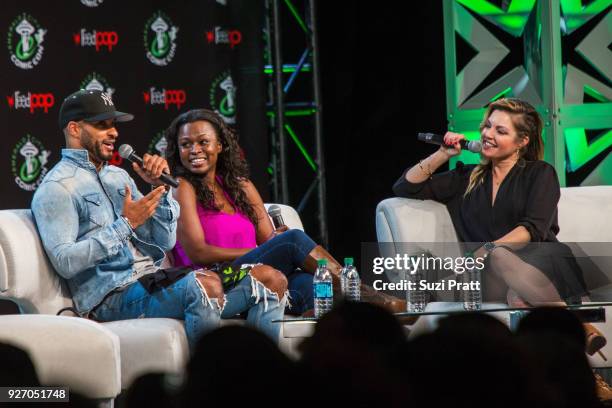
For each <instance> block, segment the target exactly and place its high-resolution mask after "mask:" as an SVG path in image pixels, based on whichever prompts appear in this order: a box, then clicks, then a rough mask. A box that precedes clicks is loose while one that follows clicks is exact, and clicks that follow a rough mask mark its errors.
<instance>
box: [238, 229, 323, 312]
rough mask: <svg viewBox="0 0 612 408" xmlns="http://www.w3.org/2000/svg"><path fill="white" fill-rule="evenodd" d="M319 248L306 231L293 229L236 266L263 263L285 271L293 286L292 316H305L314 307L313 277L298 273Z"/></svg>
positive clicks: (243, 256) (251, 253)
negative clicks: (310, 254) (298, 269)
mask: <svg viewBox="0 0 612 408" xmlns="http://www.w3.org/2000/svg"><path fill="white" fill-rule="evenodd" d="M315 246H317V244H316V243H315V242H314V241H313V240H312V239H311V238H310V237H309V236H308V235H306V233H305V232H304V231H301V230H298V229H291V230H289V231H286V232H283V233H282V234H279V235H277V236H276V237H274V238H272V239H270V240H269V241H266V242H264V243H263V244H261V245H260V246H258V247H257V248H255V249H253V250H251V251H249V252H248V253H246V254H244V255H242V256H241V257H240V258H238V259H236V260H235V261H234V262H233V264H234V265H238V266H239V265H240V264H245V263H262V264H265V265H269V266H271V267H273V268H275V269H278V270H279V271H281V272H282V273H283V274H285V276H286V277H287V280H288V282H289V295H290V297H291V308H290V309H289V310H288V312H289V313H296V314H301V313H303V312H305V311H306V310H308V309H312V308H313V307H314V300H313V293H312V278H313V275H312V274H309V273H305V272H301V271H296V268H300V267H302V266H303V265H304V260H305V259H306V257H307V256H308V254H309V253H310V252H311V251H312V250H313V249H314V248H315Z"/></svg>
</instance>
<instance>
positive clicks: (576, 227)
mask: <svg viewBox="0 0 612 408" xmlns="http://www.w3.org/2000/svg"><path fill="white" fill-rule="evenodd" d="M558 210H559V226H560V232H559V234H558V235H557V237H558V238H559V240H560V241H562V242H567V243H576V244H573V245H571V247H572V250H574V252H575V253H576V252H581V254H580V255H582V256H585V255H586V256H589V257H590V259H591V260H592V261H593V262H594V263H595V264H597V266H598V267H599V269H600V270H601V271H603V272H604V273H605V274H606V275H607V279H608V280H609V281H612V262H611V260H612V258H611V256H612V251H610V249H611V248H612V186H593V187H568V188H562V189H561V199H560V201H559V205H558ZM376 233H377V238H378V242H379V244H380V243H392V244H382V245H380V250H381V256H385V257H387V256H394V255H395V254H396V253H402V254H403V253H408V254H409V255H419V254H421V253H423V251H429V252H430V253H432V254H433V255H436V254H438V253H439V252H438V251H439V250H440V248H442V247H443V248H444V254H445V256H460V255H461V253H460V250H459V247H458V245H456V243H457V234H456V232H455V229H454V227H453V224H452V222H451V219H450V216H449V214H448V211H447V210H446V207H445V206H444V205H443V204H440V203H437V202H434V201H430V200H413V199H406V198H389V199H386V200H383V201H381V202H380V203H379V204H378V206H377V208H376ZM387 277H388V278H389V280H391V281H398V280H399V279H403V276H399V274H398V273H397V271H393V270H390V271H387ZM591 278H593V277H591V276H587V277H586V279H587V283H589V279H591ZM591 300H593V301H599V302H603V301H607V302H610V301H612V285H605V286H600V287H597V288H596V289H594V290H592V291H591ZM448 308H451V309H453V308H455V309H456V308H457V305H455V306H454V307H453V306H452V305H451V304H449V303H442V302H433V303H432V304H430V305H428V307H427V310H428V311H433V310H438V311H439V310H443V309H448ZM606 309H610V310H611V311H612V308H606ZM419 320H425V321H427V320H428V319H419ZM434 320H435V319H434ZM417 323H419V321H417ZM421 323H423V322H421ZM596 326H597V327H598V328H599V329H600V330H602V332H604V335H605V336H606V338H607V339H608V345H607V346H606V347H605V348H604V349H603V351H604V353H605V354H606V355H607V356H608V357H610V356H612V324H604V323H599V324H596ZM608 360H609V362H607V363H606V362H604V361H603V360H602V359H601V358H599V357H595V358H592V359H591V363H592V364H593V365H594V366H600V367H603V366H606V367H607V366H612V358H609V359H608Z"/></svg>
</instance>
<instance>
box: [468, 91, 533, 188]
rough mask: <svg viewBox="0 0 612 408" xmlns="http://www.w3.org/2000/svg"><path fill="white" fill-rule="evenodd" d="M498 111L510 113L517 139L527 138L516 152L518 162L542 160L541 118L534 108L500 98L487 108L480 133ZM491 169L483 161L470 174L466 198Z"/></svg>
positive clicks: (484, 160)
mask: <svg viewBox="0 0 612 408" xmlns="http://www.w3.org/2000/svg"><path fill="white" fill-rule="evenodd" d="M496 110H500V111H504V112H508V113H510V114H511V115H510V117H511V119H512V124H513V125H514V129H516V134H517V136H518V137H519V138H521V139H524V138H525V137H529V143H528V144H527V145H526V146H524V147H522V148H521V149H520V150H519V151H518V155H519V160H521V159H522V160H528V161H535V160H542V159H543V158H544V141H543V140H542V127H543V124H542V118H541V117H540V114H539V113H538V112H537V111H536V110H535V108H534V107H533V106H532V105H531V104H530V103H528V102H525V101H522V100H520V99H516V98H502V99H498V100H496V101H495V102H492V103H491V104H489V106H488V107H487V111H486V112H485V114H484V118H483V120H482V122H481V123H480V132H481V133H482V129H483V128H484V127H485V124H486V122H487V120H488V119H489V116H491V114H492V113H493V111H496ZM489 168H491V162H490V161H489V160H486V159H483V160H482V161H481V162H480V164H479V165H478V166H476V167H475V168H474V170H473V171H472V174H470V182H469V183H468V187H467V189H466V190H465V194H464V196H467V195H468V194H469V193H470V192H471V191H472V190H473V189H474V187H476V186H477V185H478V184H481V183H482V182H483V180H484V175H485V171H486V170H487V169H489Z"/></svg>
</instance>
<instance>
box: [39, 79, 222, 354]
mask: <svg viewBox="0 0 612 408" xmlns="http://www.w3.org/2000/svg"><path fill="white" fill-rule="evenodd" d="M133 118H134V116H133V115H131V114H129V113H124V112H119V111H117V110H116V109H115V105H114V104H113V101H112V100H111V98H110V97H109V96H108V95H106V94H105V93H103V92H101V91H95V90H92V91H88V90H80V91H77V92H75V93H73V94H72V95H70V96H68V97H67V98H66V99H65V100H64V102H63V103H62V106H61V108H60V114H59V126H60V128H61V129H62V131H63V133H64V136H65V138H66V149H62V159H61V161H60V162H59V163H58V164H57V165H55V166H54V167H53V169H51V170H50V171H49V172H48V173H47V175H46V176H45V178H44V180H43V182H42V183H41V185H40V186H39V187H38V189H37V191H36V193H35V194H34V198H33V200H32V213H33V214H34V218H35V220H36V224H37V227H38V230H39V233H40V236H41V240H42V242H43V245H44V247H45V251H46V252H47V254H48V256H49V259H50V260H51V263H52V264H53V266H54V267H55V270H56V271H57V272H58V273H59V274H60V275H61V276H62V277H63V278H65V279H66V280H67V282H68V286H69V288H70V290H71V292H72V296H73V300H74V303H75V307H76V310H77V311H78V313H79V314H81V315H91V316H92V317H93V318H95V319H97V320H102V321H110V320H121V319H130V318H136V317H171V318H178V319H183V320H184V321H185V331H186V334H187V338H188V341H189V344H190V346H191V347H193V346H194V345H195V341H196V340H197V338H198V337H199V336H200V335H201V334H202V333H204V332H206V331H208V330H211V329H213V328H215V327H217V326H218V323H219V318H220V317H219V316H220V308H219V301H218V299H217V296H218V295H216V293H217V292H216V291H217V289H218V288H220V282H218V278H217V277H216V275H214V274H204V273H203V272H192V271H178V272H177V271H172V273H171V272H170V271H167V270H166V271H164V270H160V269H159V267H160V264H161V263H162V261H163V259H164V256H165V252H164V251H168V250H170V249H172V247H173V246H174V244H175V241H176V222H177V219H178V215H179V206H178V203H177V202H176V201H175V200H174V199H173V198H172V195H171V194H170V193H169V187H165V186H164V185H163V183H162V182H161V181H160V179H159V177H160V175H161V174H162V172H168V164H167V163H166V160H165V159H163V158H162V157H159V156H156V155H148V154H145V155H144V157H143V164H142V167H141V166H139V165H138V164H136V163H134V164H133V169H134V171H135V172H136V173H137V174H138V175H139V176H140V177H142V179H143V180H145V181H146V182H147V183H149V184H151V185H153V186H154V187H155V188H154V189H153V191H151V192H150V193H149V194H147V195H145V196H143V195H142V194H141V193H140V191H138V188H137V187H136V184H135V183H134V180H133V179H132V178H131V177H130V176H129V175H128V173H127V172H126V171H125V170H123V169H121V168H119V167H115V166H112V165H108V164H107V163H106V162H107V161H108V160H109V159H110V158H111V157H112V155H113V151H114V149H115V143H116V142H117V138H118V136H119V134H118V132H117V129H116V128H115V123H116V122H125V121H129V120H132V119H133ZM208 294H210V295H211V297H209V296H208ZM214 303H215V304H214Z"/></svg>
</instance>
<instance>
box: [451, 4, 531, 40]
mask: <svg viewBox="0 0 612 408" xmlns="http://www.w3.org/2000/svg"><path fill="white" fill-rule="evenodd" d="M457 2H458V3H460V4H463V5H464V6H465V7H467V8H469V9H470V10H472V11H473V12H475V13H476V14H478V15H480V16H482V17H484V18H485V19H487V20H488V21H490V22H492V23H493V24H495V25H496V26H498V27H500V28H501V29H503V30H505V31H507V32H508V33H510V34H512V35H514V36H515V37H519V36H520V35H522V34H523V30H524V29H525V24H526V23H527V20H528V19H529V14H530V13H531V10H532V9H533V6H534V5H535V0H513V1H510V3H509V4H508V6H507V7H506V9H505V10H503V9H501V8H499V7H497V6H495V5H493V4H491V3H489V2H488V1H485V0H457Z"/></svg>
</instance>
